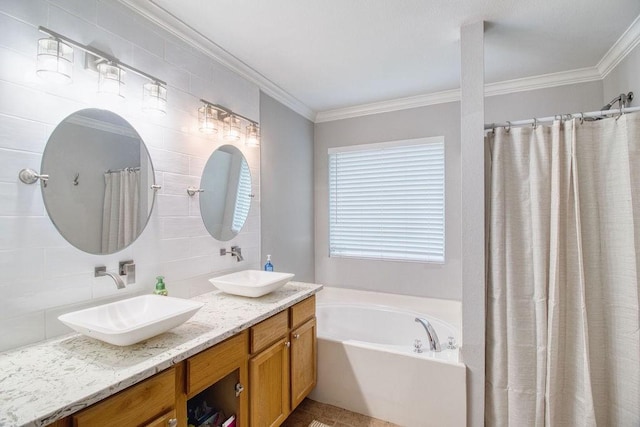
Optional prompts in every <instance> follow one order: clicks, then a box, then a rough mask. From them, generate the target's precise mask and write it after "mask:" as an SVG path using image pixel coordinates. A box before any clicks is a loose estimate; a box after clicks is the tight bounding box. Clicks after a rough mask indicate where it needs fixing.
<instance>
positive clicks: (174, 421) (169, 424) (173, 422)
mask: <svg viewBox="0 0 640 427" xmlns="http://www.w3.org/2000/svg"><path fill="white" fill-rule="evenodd" d="M177 425H178V420H177V419H176V418H171V419H170V420H169V421H167V427H176V426H177Z"/></svg>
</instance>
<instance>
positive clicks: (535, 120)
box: [533, 117, 538, 129]
mask: <svg viewBox="0 0 640 427" xmlns="http://www.w3.org/2000/svg"><path fill="white" fill-rule="evenodd" d="M533 128H534V129H537V128H538V119H536V118H535V117H534V118H533Z"/></svg>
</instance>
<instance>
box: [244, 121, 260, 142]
mask: <svg viewBox="0 0 640 427" xmlns="http://www.w3.org/2000/svg"><path fill="white" fill-rule="evenodd" d="M244 143H245V145H248V146H249V147H257V146H259V145H260V128H259V127H258V126H257V125H256V124H255V123H249V126H247V131H246V134H245V137H244Z"/></svg>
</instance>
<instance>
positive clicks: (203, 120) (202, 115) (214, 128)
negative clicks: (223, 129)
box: [198, 105, 220, 133]
mask: <svg viewBox="0 0 640 427" xmlns="http://www.w3.org/2000/svg"><path fill="white" fill-rule="evenodd" d="M198 124H199V128H200V132H203V133H218V128H219V127H220V122H219V121H218V110H216V109H215V108H213V107H212V106H211V105H203V106H202V107H200V108H198Z"/></svg>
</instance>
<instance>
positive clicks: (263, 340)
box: [53, 296, 317, 427]
mask: <svg viewBox="0 0 640 427" xmlns="http://www.w3.org/2000/svg"><path fill="white" fill-rule="evenodd" d="M316 359H317V339H316V320H315V296H311V297H309V298H307V299H305V300H304V301H301V302H299V303H298V304H296V305H294V306H293V307H290V308H289V309H287V310H284V311H282V312H280V313H278V314H276V315H274V316H271V317H269V318H268V319H266V320H264V321H262V322H260V323H258V324H257V325H255V326H252V327H251V328H249V329H248V330H245V331H243V332H240V333H239V334H237V335H234V336H233V337H231V338H228V339H227V340H225V341H223V342H221V343H219V344H216V345H215V346H213V347H211V348H209V349H207V350H204V351H202V352H200V353H198V354H196V355H195V356H192V357H190V358H188V359H186V360H185V361H183V362H180V363H178V364H176V365H174V366H173V367H171V368H169V369H167V370H165V371H162V372H160V373H159V374H156V375H155V376H153V377H151V378H149V379H147V380H144V381H142V382H140V383H138V384H135V385H133V386H131V387H129V388H127V389H125V390H123V391H121V392H119V393H117V394H115V395H113V396H111V397H108V398H106V399H104V400H102V401H100V402H98V403H96V404H94V405H93V406H91V407H89V408H86V409H84V410H81V411H79V412H77V413H75V414H72V415H70V416H68V417H66V418H63V419H61V420H58V421H56V422H54V424H53V425H54V426H55V427H71V426H74V427H87V426H91V427H93V426H101V427H103V426H106V427H108V426H141V427H142V426H144V427H186V426H187V416H188V407H190V406H193V405H194V402H199V399H203V398H204V399H206V401H207V402H208V403H209V404H210V405H214V406H215V407H216V409H222V410H223V411H224V414H225V416H226V417H229V416H230V415H232V414H235V415H236V427H247V426H249V425H250V426H251V427H265V426H279V425H280V424H282V423H283V422H284V420H285V419H286V418H287V417H288V416H289V414H290V413H291V411H292V410H293V409H295V408H296V407H297V406H298V404H300V402H301V401H302V400H303V399H304V398H305V397H306V396H307V395H308V394H309V392H310V391H311V390H312V389H313V387H314V386H315V385H316V376H317V362H316Z"/></svg>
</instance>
